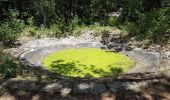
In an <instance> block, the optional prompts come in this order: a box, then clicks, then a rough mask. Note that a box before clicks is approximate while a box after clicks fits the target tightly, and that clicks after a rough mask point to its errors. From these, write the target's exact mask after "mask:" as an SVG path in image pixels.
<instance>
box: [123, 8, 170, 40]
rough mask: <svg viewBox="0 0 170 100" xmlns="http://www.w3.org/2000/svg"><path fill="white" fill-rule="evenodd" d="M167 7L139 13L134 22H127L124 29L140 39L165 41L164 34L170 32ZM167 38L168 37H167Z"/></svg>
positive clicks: (169, 18) (169, 10)
mask: <svg viewBox="0 0 170 100" xmlns="http://www.w3.org/2000/svg"><path fill="white" fill-rule="evenodd" d="M169 12H170V9H169V8H161V9H159V10H153V11H151V12H145V13H140V14H139V18H138V20H137V21H136V22H128V23H127V24H126V29H127V30H128V31H129V32H130V33H131V35H137V36H139V38H140V39H144V38H147V39H151V40H152V41H153V42H166V41H167V40H166V37H165V36H166V35H165V34H169V33H170V17H169V14H168V13H169ZM167 39H169V38H167Z"/></svg>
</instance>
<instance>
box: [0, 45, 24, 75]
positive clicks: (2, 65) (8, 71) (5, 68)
mask: <svg viewBox="0 0 170 100" xmlns="http://www.w3.org/2000/svg"><path fill="white" fill-rule="evenodd" d="M23 68H24V66H23V65H22V64H21V63H19V62H18V61H17V60H15V59H14V58H13V57H11V56H10V54H8V53H4V52H3V49H2V48H0V75H2V76H3V77H6V78H10V77H16V76H17V75H19V74H20V75H21V74H22V69H23Z"/></svg>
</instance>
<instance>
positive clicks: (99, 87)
mask: <svg viewBox="0 0 170 100" xmlns="http://www.w3.org/2000/svg"><path fill="white" fill-rule="evenodd" d="M106 90H107V89H106V86H105V85H104V84H102V83H95V82H77V83H75V84H74V89H73V91H74V92H75V93H90V94H97V93H101V92H104V91H106Z"/></svg>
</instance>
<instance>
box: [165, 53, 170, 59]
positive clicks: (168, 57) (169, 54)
mask: <svg viewBox="0 0 170 100" xmlns="http://www.w3.org/2000/svg"><path fill="white" fill-rule="evenodd" d="M164 54H165V57H166V59H168V60H170V51H167V52H165V53H164Z"/></svg>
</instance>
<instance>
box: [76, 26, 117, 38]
mask: <svg viewBox="0 0 170 100" xmlns="http://www.w3.org/2000/svg"><path fill="white" fill-rule="evenodd" d="M113 29H114V27H111V26H96V25H91V26H77V27H76V28H75V29H74V30H73V35H74V36H79V35H81V34H83V33H84V32H87V31H94V33H95V34H94V35H96V36H100V35H102V34H103V33H104V32H105V31H107V32H108V33H110V32H111V31H112V30H113Z"/></svg>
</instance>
